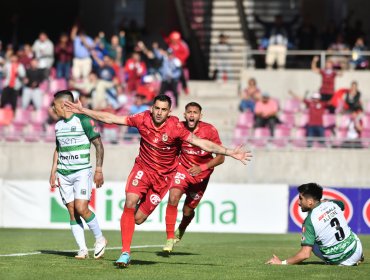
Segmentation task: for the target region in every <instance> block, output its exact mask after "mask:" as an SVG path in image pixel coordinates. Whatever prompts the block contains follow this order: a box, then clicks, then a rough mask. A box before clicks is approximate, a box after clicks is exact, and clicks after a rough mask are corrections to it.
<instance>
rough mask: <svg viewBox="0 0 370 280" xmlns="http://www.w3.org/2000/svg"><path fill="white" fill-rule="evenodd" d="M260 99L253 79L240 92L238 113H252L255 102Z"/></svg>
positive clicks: (258, 90)
mask: <svg viewBox="0 0 370 280" xmlns="http://www.w3.org/2000/svg"><path fill="white" fill-rule="evenodd" d="M260 99H261V91H260V89H259V88H258V87H257V82H256V79H255V78H250V79H249V80H248V86H247V88H245V89H244V90H243V91H242V98H241V101H240V104H239V110H240V112H245V111H250V112H252V113H254V107H255V106H256V102H257V101H258V100H260Z"/></svg>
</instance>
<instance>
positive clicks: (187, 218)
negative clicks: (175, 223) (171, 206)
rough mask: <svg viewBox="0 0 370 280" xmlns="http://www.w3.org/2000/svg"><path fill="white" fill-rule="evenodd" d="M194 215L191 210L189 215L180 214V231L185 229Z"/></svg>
mask: <svg viewBox="0 0 370 280" xmlns="http://www.w3.org/2000/svg"><path fill="white" fill-rule="evenodd" d="M194 215H195V212H193V213H192V214H191V215H190V216H182V220H181V223H180V225H179V229H180V230H182V231H185V230H186V228H187V227H188V225H189V224H190V222H191V220H192V219H193V218H194Z"/></svg>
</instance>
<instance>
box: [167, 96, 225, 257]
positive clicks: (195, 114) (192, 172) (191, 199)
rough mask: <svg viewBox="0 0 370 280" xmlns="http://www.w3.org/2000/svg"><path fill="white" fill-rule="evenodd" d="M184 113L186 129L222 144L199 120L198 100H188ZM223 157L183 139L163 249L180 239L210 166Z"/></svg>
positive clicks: (202, 189)
mask: <svg viewBox="0 0 370 280" xmlns="http://www.w3.org/2000/svg"><path fill="white" fill-rule="evenodd" d="M184 117H185V122H183V123H184V126H185V127H186V129H187V130H189V131H190V132H192V133H193V134H194V135H196V136H197V137H199V138H202V139H208V140H210V141H212V142H214V143H217V144H219V145H222V144H221V140H220V137H219V136H218V132H217V130H216V128H214V127H213V126H212V125H211V124H208V123H205V122H202V121H200V119H201V118H202V107H201V106H200V105H199V104H198V103H196V102H190V103H188V104H187V105H186V106H185V113H184ZM224 161H225V156H224V155H221V154H219V155H217V156H216V157H213V156H212V153H209V152H205V151H203V150H202V149H200V148H199V147H197V146H193V145H191V144H189V143H187V142H182V145H181V153H180V157H179V166H178V167H177V172H176V175H175V177H174V179H173V181H172V185H171V187H170V194H169V200H168V204H167V209H166V232H167V243H166V245H165V246H164V247H163V251H164V252H168V253H169V252H171V251H172V250H173V246H174V244H175V243H177V242H179V241H180V239H181V238H182V236H183V235H184V233H185V230H186V228H187V226H188V225H189V224H190V222H191V220H192V219H193V217H194V214H195V212H194V209H195V208H196V207H197V206H198V204H199V202H200V200H201V199H202V197H203V194H204V192H205V190H206V188H207V185H208V181H209V178H210V176H211V174H212V172H213V168H214V167H215V166H217V165H220V164H222V163H223V162H224ZM184 193H186V199H185V203H184V207H183V209H182V211H183V217H182V220H181V223H180V225H179V228H178V229H177V230H176V233H175V232H174V230H175V224H176V218H177V205H178V203H179V201H180V199H181V196H182V195H183V194H184Z"/></svg>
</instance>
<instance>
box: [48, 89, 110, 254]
mask: <svg viewBox="0 0 370 280" xmlns="http://www.w3.org/2000/svg"><path fill="white" fill-rule="evenodd" d="M66 100H68V101H71V102H72V101H73V95H72V93H71V92H70V91H68V90H63V91H59V92H57V93H56V94H55V95H54V101H53V110H54V112H55V113H56V114H57V116H58V117H60V118H62V119H61V120H59V121H58V122H57V123H56V125H55V134H56V149H55V151H54V157H53V164H52V168H51V173H50V180H49V182H50V186H51V187H52V188H55V187H59V192H60V195H61V197H62V200H63V203H64V204H65V205H66V206H67V209H68V212H69V215H70V224H71V229H72V233H73V236H74V238H75V240H76V242H77V245H78V246H79V247H80V249H79V251H78V253H77V255H76V256H75V258H77V259H85V258H88V257H89V254H88V250H87V247H86V243H85V235H84V227H83V224H82V219H81V218H83V219H84V220H85V222H86V224H87V225H88V227H89V229H90V230H91V231H92V233H93V234H94V237H95V239H96V242H95V250H94V258H95V259H98V258H100V257H102V256H103V255H104V251H105V247H106V245H107V240H106V239H105V238H104V236H103V234H102V232H101V230H100V227H99V224H98V220H97V218H96V217H95V214H94V213H93V212H92V211H91V210H90V209H89V208H88V203H89V200H90V196H91V191H92V171H91V169H92V168H91V164H90V145H91V143H93V144H94V146H95V149H96V168H95V174H94V183H95V184H96V187H97V188H100V187H101V186H102V185H103V183H104V179H103V170H102V166H103V157H104V148H103V144H102V142H101V139H100V134H99V132H98V130H97V127H96V126H95V122H94V121H93V120H92V119H90V118H88V117H86V116H84V115H76V114H73V113H71V112H70V111H66V107H65V105H64V102H65V101H66Z"/></svg>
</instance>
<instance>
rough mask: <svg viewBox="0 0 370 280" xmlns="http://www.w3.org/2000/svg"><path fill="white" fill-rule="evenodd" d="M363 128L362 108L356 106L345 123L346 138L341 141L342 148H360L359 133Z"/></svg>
mask: <svg viewBox="0 0 370 280" xmlns="http://www.w3.org/2000/svg"><path fill="white" fill-rule="evenodd" d="M362 130H363V121H362V108H361V107H358V108H356V109H355V110H353V111H352V113H351V117H350V119H349V120H348V124H347V135H346V140H345V141H344V142H343V143H342V145H341V147H342V148H362V143H361V133H362Z"/></svg>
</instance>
